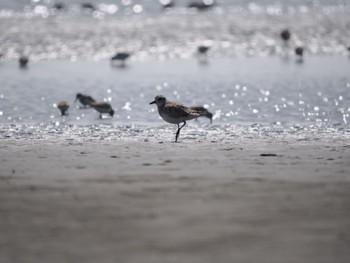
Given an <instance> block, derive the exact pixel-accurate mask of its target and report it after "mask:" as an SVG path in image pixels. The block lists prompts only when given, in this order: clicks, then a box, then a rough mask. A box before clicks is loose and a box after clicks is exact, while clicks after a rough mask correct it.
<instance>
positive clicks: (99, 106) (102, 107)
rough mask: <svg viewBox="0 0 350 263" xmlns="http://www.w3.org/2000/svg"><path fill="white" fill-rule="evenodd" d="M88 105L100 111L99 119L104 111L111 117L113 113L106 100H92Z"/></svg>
mask: <svg viewBox="0 0 350 263" xmlns="http://www.w3.org/2000/svg"><path fill="white" fill-rule="evenodd" d="M90 106H91V107H92V108H94V109H95V110H96V111H98V112H99V113H100V118H101V119H102V114H104V113H108V114H109V115H110V116H111V117H113V115H114V110H113V108H112V106H111V104H109V103H108V102H92V103H91V104H90Z"/></svg>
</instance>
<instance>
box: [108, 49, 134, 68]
mask: <svg viewBox="0 0 350 263" xmlns="http://www.w3.org/2000/svg"><path fill="white" fill-rule="evenodd" d="M130 55H131V54H130V53H127V52H118V53H117V54H115V55H114V56H113V57H111V63H112V64H113V65H114V63H115V62H118V63H119V66H125V61H126V60H127V59H128V58H129V57H130Z"/></svg>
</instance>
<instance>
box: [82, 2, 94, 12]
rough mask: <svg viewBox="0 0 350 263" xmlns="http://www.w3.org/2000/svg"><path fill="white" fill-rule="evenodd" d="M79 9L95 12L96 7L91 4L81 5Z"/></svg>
mask: <svg viewBox="0 0 350 263" xmlns="http://www.w3.org/2000/svg"><path fill="white" fill-rule="evenodd" d="M81 8H82V9H83V10H87V11H95V10H96V7H95V6H94V5H93V4H92V3H82V4H81Z"/></svg>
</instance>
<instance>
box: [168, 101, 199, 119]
mask: <svg viewBox="0 0 350 263" xmlns="http://www.w3.org/2000/svg"><path fill="white" fill-rule="evenodd" d="M165 108H166V111H167V114H168V115H169V116H171V117H173V118H179V117H183V118H188V117H190V116H194V117H195V116H199V114H198V113H197V112H196V111H194V110H192V109H190V108H188V107H186V106H184V105H181V104H177V105H176V106H174V105H170V106H165Z"/></svg>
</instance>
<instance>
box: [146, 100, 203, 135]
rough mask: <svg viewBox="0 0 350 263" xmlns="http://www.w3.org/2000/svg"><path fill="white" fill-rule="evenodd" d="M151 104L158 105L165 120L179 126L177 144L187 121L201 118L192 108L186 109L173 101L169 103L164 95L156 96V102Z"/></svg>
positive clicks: (159, 111)
mask: <svg viewBox="0 0 350 263" xmlns="http://www.w3.org/2000/svg"><path fill="white" fill-rule="evenodd" d="M150 104H156V105H157V108H158V113H159V115H160V116H161V117H162V118H163V120H165V121H166V122H169V123H172V124H176V125H177V132H176V135H175V142H177V139H178V137H179V135H180V131H181V129H182V128H183V127H184V126H185V125H186V121H189V120H192V119H195V118H198V117H199V116H200V114H199V113H198V112H197V111H195V110H193V109H191V108H190V107H186V106H184V105H182V104H179V103H176V102H173V101H168V100H167V99H166V98H165V97H164V96H162V95H158V96H156V97H155V98H154V101H152V102H150ZM182 122H183V125H182V126H180V125H179V124H180V123H182Z"/></svg>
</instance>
